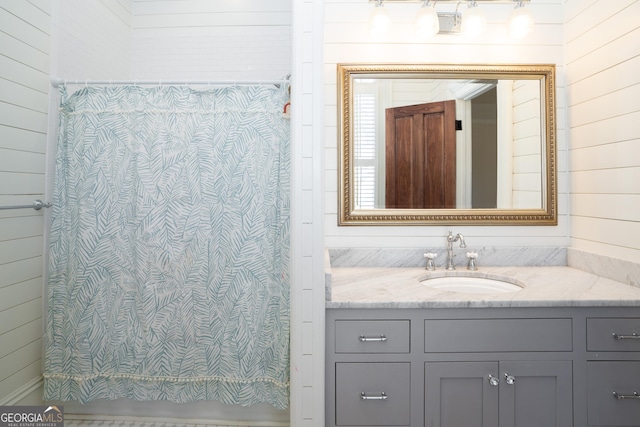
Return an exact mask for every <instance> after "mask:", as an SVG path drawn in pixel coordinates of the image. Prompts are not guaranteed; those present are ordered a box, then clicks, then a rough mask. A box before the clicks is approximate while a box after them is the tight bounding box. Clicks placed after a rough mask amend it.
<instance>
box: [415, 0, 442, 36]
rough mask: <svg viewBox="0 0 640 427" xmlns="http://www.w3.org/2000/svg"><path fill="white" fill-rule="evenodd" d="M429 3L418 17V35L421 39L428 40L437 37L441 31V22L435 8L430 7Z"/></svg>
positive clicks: (419, 12)
mask: <svg viewBox="0 0 640 427" xmlns="http://www.w3.org/2000/svg"><path fill="white" fill-rule="evenodd" d="M429 3H430V2H428V1H426V2H424V4H423V5H422V7H421V8H420V10H419V11H418V14H417V15H416V21H415V26H416V35H417V36H418V38H420V39H427V38H430V37H433V36H435V35H436V34H438V31H440V20H439V19H438V13H437V12H436V9H435V7H433V6H429Z"/></svg>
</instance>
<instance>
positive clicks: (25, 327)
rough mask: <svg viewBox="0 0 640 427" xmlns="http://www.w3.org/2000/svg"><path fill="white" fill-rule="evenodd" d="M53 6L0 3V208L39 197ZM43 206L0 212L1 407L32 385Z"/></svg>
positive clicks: (32, 1) (33, 0)
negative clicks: (39, 209)
mask: <svg viewBox="0 0 640 427" xmlns="http://www.w3.org/2000/svg"><path fill="white" fill-rule="evenodd" d="M50 8H51V4H50V1H49V0H25V1H4V2H0V205H2V206H6V205H22V204H31V203H32V202H33V200H35V199H43V198H44V190H45V151H46V146H47V137H46V132H47V108H48V91H49V56H50V52H49V51H50V28H51V10H50ZM43 214H44V211H35V210H33V209H20V210H2V211H0V404H11V403H13V402H14V400H15V399H17V398H19V397H20V396H19V395H20V391H21V389H23V388H24V387H25V385H29V384H32V383H34V382H38V381H39V378H40V368H41V351H42V344H41V335H42V289H43V285H42V272H43V229H44V215H43Z"/></svg>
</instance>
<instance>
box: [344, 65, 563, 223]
mask: <svg viewBox="0 0 640 427" xmlns="http://www.w3.org/2000/svg"><path fill="white" fill-rule="evenodd" d="M337 68H338V69H337V72H338V186H339V188H338V210H339V212H338V225H342V226H344V225H367V226H370V225H396V226H402V225H443V224H447V225H448V224H469V225H557V222H558V220H557V193H556V119H555V66H554V65H551V64H528V65H430V64H425V65H421V64H338V67H337ZM356 79H448V80H451V79H456V80H457V79H461V80H465V81H467V80H475V81H501V80H503V79H504V80H507V81H508V80H514V81H520V80H534V81H539V83H540V98H541V99H540V103H541V105H540V107H541V108H540V110H541V111H540V145H541V147H540V149H541V156H542V161H541V172H540V177H541V178H540V179H541V181H542V182H541V196H540V198H541V199H542V200H541V201H540V205H541V207H540V208H539V209H538V208H534V209H529V208H527V209H517V208H516V209H513V208H509V209H498V208H495V209H494V208H451V209H441V208H437V209H395V208H394V209H390V208H365V209H362V208H356V207H355V193H354V192H355V189H354V181H355V175H354V161H353V159H354V137H353V135H354V129H353V126H354V124H353V120H354V119H353V118H354V111H355V110H354V108H355V107H354V81H355V80H356ZM358 81H360V80H358Z"/></svg>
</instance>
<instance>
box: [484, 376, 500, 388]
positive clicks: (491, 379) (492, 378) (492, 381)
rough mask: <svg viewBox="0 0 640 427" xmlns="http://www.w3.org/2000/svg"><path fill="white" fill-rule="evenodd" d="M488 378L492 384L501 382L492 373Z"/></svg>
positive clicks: (495, 384)
mask: <svg viewBox="0 0 640 427" xmlns="http://www.w3.org/2000/svg"><path fill="white" fill-rule="evenodd" d="M487 379H488V380H489V384H491V385H492V386H494V387H496V386H497V385H498V384H500V380H499V379H498V378H496V377H494V376H493V375H491V374H489V377H488V378H487Z"/></svg>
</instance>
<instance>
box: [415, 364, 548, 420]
mask: <svg viewBox="0 0 640 427" xmlns="http://www.w3.org/2000/svg"><path fill="white" fill-rule="evenodd" d="M424 369H425V396H424V411H425V426H426V427H460V426H464V427H496V426H497V425H498V388H499V387H498V385H497V384H496V383H495V382H494V383H493V384H495V385H493V384H492V382H491V381H490V377H489V375H492V376H493V377H494V378H497V376H498V363H497V362H427V363H425V368H424ZM537 427H540V426H537Z"/></svg>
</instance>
